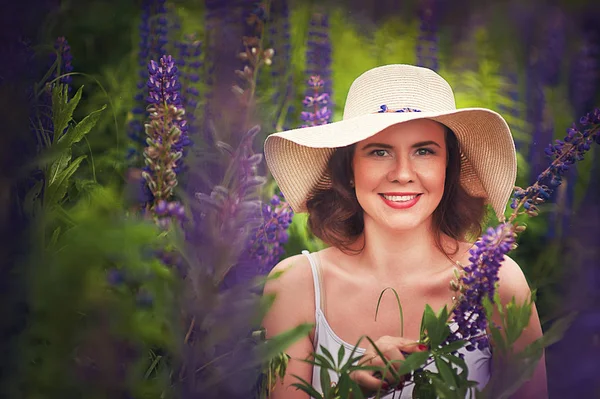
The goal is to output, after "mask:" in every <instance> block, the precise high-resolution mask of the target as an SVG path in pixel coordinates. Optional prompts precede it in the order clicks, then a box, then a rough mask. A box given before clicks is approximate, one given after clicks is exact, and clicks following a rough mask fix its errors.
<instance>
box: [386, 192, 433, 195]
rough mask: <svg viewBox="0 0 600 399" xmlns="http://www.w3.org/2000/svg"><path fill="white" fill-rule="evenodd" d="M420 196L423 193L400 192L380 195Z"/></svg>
mask: <svg viewBox="0 0 600 399" xmlns="http://www.w3.org/2000/svg"><path fill="white" fill-rule="evenodd" d="M419 194H423V193H398V192H391V193H379V195H398V196H402V195H419Z"/></svg>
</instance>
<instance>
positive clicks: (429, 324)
mask: <svg viewBox="0 0 600 399" xmlns="http://www.w3.org/2000/svg"><path fill="white" fill-rule="evenodd" d="M444 309H445V307H444ZM443 315H444V310H442V312H441V314H440V316H443ZM423 316H424V322H425V331H427V337H428V338H429V346H430V347H431V348H437V347H438V346H440V345H441V344H442V342H443V341H444V339H445V338H446V337H447V336H448V334H449V333H450V329H449V327H448V325H447V321H448V320H447V319H448V317H447V310H446V317H445V318H444V319H442V318H441V317H440V318H438V316H436V314H435V313H434V311H433V309H432V308H431V306H429V305H426V306H425V313H424V315H423Z"/></svg>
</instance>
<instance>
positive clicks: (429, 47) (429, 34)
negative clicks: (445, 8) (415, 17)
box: [416, 1, 439, 71]
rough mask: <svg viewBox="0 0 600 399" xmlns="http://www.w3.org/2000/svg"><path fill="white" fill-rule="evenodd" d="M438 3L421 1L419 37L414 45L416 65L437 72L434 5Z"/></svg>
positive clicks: (436, 32)
mask: <svg viewBox="0 0 600 399" xmlns="http://www.w3.org/2000/svg"><path fill="white" fill-rule="evenodd" d="M436 3H438V4H439V2H434V1H423V2H421V5H420V7H419V21H420V25H419V37H418V38H417V43H416V53H417V65H419V66H423V67H427V68H429V69H432V70H434V71H437V70H438V67H439V61H438V42H439V38H438V27H437V25H438V23H437V19H438V17H437V15H436V14H437V13H438V12H439V10H437V9H436V7H435V6H436V5H438V4H436Z"/></svg>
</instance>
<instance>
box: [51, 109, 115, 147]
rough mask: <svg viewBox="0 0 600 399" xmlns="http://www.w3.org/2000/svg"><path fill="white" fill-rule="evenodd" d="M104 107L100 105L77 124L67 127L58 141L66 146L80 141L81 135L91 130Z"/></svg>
mask: <svg viewBox="0 0 600 399" xmlns="http://www.w3.org/2000/svg"><path fill="white" fill-rule="evenodd" d="M105 109H106V105H104V106H102V108H100V109H99V110H96V111H93V112H91V113H90V114H89V115H87V116H86V117H85V118H83V119H82V120H81V121H80V122H79V123H78V124H77V125H75V126H71V127H69V129H68V130H67V133H65V134H64V135H63V136H62V137H61V138H60V139H58V142H59V143H61V144H64V145H67V146H69V147H70V146H72V145H73V144H75V143H78V142H80V141H81V140H82V139H83V137H84V136H85V135H86V134H88V133H89V132H90V130H92V128H93V127H94V126H95V125H96V123H97V122H98V119H100V113H101V112H102V111H104V110H105Z"/></svg>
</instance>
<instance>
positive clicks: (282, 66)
mask: <svg viewBox="0 0 600 399" xmlns="http://www.w3.org/2000/svg"><path fill="white" fill-rule="evenodd" d="M269 17H270V22H269V42H268V48H272V49H274V50H275V54H277V55H278V56H277V63H276V64H275V65H274V66H273V67H271V78H272V82H273V85H274V86H275V87H278V88H279V90H275V91H274V93H273V96H272V97H271V101H272V103H273V104H282V105H281V107H282V106H283V105H284V104H285V102H286V98H287V94H288V90H284V86H285V85H287V80H288V79H286V75H289V74H290V72H289V71H290V48H291V44H290V22H289V6H288V1H287V0H282V1H278V2H274V3H272V4H271V9H270V10H269ZM282 93H284V94H285V95H284V96H282ZM282 97H283V98H282ZM277 115H279V112H278V113H277ZM276 124H277V121H275V123H274V125H273V127H275V126H276Z"/></svg>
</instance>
